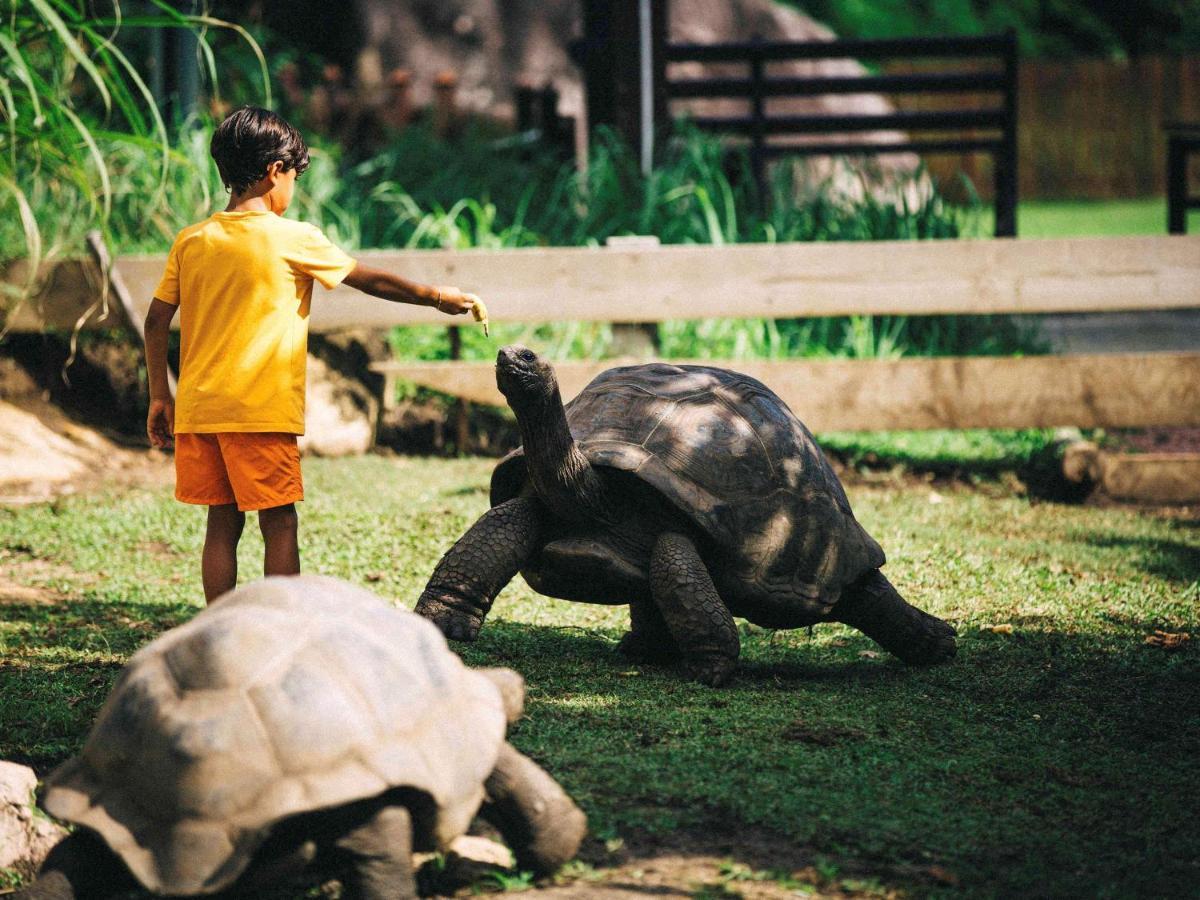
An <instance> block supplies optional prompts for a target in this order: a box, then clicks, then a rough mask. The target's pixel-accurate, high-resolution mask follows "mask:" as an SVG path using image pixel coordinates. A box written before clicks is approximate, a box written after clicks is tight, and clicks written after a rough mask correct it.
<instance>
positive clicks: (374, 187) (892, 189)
mask: <svg viewBox="0 0 1200 900" xmlns="http://www.w3.org/2000/svg"><path fill="white" fill-rule="evenodd" d="M333 163H334V159H333V158H332V157H325V158H324V159H323V160H322V162H321V163H320V164H317V163H314V169H313V170H310V173H306V175H305V182H304V183H303V188H304V192H305V194H304V196H303V198H302V199H301V201H300V206H301V209H302V213H301V214H302V215H303V216H304V217H305V218H307V219H311V220H314V221H317V222H318V224H321V225H322V226H323V227H325V228H326V230H327V231H328V232H330V234H332V235H333V236H334V237H335V238H337V239H340V240H341V241H343V242H344V243H346V244H348V245H354V246H361V247H397V246H399V247H411V248H438V247H448V248H457V249H462V248H467V247H491V248H499V247H528V246H542V245H555V246H579V245H584V246H587V245H597V244H600V243H602V242H603V241H604V240H605V239H606V238H608V237H610V236H614V235H627V234H641V235H654V236H656V237H658V238H659V239H660V240H661V241H662V242H663V243H667V244H711V245H715V246H719V245H724V244H734V243H745V242H775V241H822V240H826V241H834V240H887V239H891V240H899V239H926V238H954V237H958V236H959V235H960V234H961V233H962V229H963V228H964V227H971V222H972V221H973V219H974V218H977V217H978V213H977V210H975V209H963V208H959V207H954V206H951V205H949V204H947V203H946V202H945V201H944V200H943V199H942V197H941V196H940V194H939V193H938V191H937V189H936V185H934V183H933V182H932V181H931V180H930V179H928V178H927V177H926V176H925V174H924V173H922V172H918V173H915V174H913V175H910V176H907V177H905V176H900V177H894V176H893V177H891V178H890V179H884V178H883V177H880V176H876V177H872V176H869V175H866V174H864V173H863V172H862V171H860V170H852V169H849V168H846V169H844V170H841V171H835V173H834V175H833V176H831V178H830V180H829V181H828V182H826V183H825V184H823V185H820V186H818V188H817V189H808V190H807V191H802V190H801V189H800V187H799V184H798V181H797V177H796V176H797V172H796V170H795V168H792V167H787V166H781V167H777V168H776V169H775V170H774V171H773V175H772V178H771V180H770V183H769V185H768V190H769V192H770V196H769V197H768V198H766V202H764V198H761V197H759V196H758V195H757V193H756V188H755V184H754V180H753V178H751V177H750V167H749V160H748V159H747V157H746V155H745V153H744V152H741V151H739V150H736V149H734V150H731V149H730V148H728V147H727V146H726V145H724V144H723V143H722V142H721V141H720V140H719V139H717V138H714V137H712V136H708V135H704V134H702V133H700V132H698V131H694V130H689V129H687V128H686V127H684V128H683V129H681V130H680V132H679V136H678V137H677V138H676V139H675V140H673V141H671V142H670V143H669V144H668V145H667V148H666V151H665V153H664V154H663V155H662V157H661V159H660V160H659V164H658V166H657V167H656V168H655V169H654V170H653V171H652V172H651V173H650V174H649V175H643V174H642V173H641V171H640V169H639V166H638V163H637V160H636V159H635V158H634V155H633V154H632V153H631V152H630V150H629V148H628V147H627V146H626V145H625V144H623V143H622V142H621V141H620V140H619V139H618V138H616V137H615V136H614V135H613V134H611V133H603V132H602V133H601V134H600V136H599V138H598V140H597V142H596V144H595V145H594V146H593V148H592V151H591V154H590V160H589V166H588V169H587V171H586V172H579V171H577V170H576V169H575V167H574V166H573V165H571V164H569V163H561V162H558V161H556V160H554V159H552V158H550V157H546V156H542V155H538V154H530V153H528V152H525V151H521V150H520V149H518V148H513V147H512V146H511V145H507V144H505V143H503V142H497V141H495V140H492V139H488V138H486V137H484V136H482V135H479V134H476V135H474V136H473V137H472V138H470V139H467V140H462V141H460V142H457V143H455V144H453V145H451V144H448V143H446V142H443V141H440V140H439V139H437V138H436V137H434V136H433V135H431V134H430V133H429V132H428V131H426V130H423V129H420V128H415V129H410V130H408V131H406V132H405V133H404V134H403V135H401V136H400V137H399V139H398V140H397V141H396V142H395V143H393V144H392V145H391V146H389V147H388V148H387V149H385V150H384V151H382V152H380V153H378V154H375V155H372V156H371V157H369V158H367V159H365V160H362V161H360V162H359V163H357V164H355V165H352V166H350V167H348V168H347V169H346V171H345V175H344V176H343V177H342V178H341V179H338V178H336V177H335V175H334V173H333V172H332V171H331V169H330V166H332V165H333ZM314 170H315V172H314ZM310 176H311V177H310ZM847 183H849V184H850V187H851V188H852V190H846V189H845V185H846V184H847ZM479 287H480V289H481V290H484V291H486V285H484V286H479ZM659 336H660V351H661V353H662V355H664V356H666V357H673V358H701V359H706V358H707V359H725V360H728V359H733V360H737V359H748V358H755V359H764V358H765V359H785V358H792V357H806V356H809V357H812V356H815V357H821V356H838V357H852V358H892V357H898V356H906V355H914V354H919V355H946V354H955V355H972V354H997V353H999V354H1005V353H1012V352H1024V353H1030V352H1038V351H1039V350H1041V349H1042V347H1041V345H1040V343H1039V341H1038V340H1037V336H1036V334H1035V333H1033V331H1032V330H1031V329H1030V328H1029V326H1027V325H1023V324H1020V323H1019V322H1018V321H1016V320H1013V319H1009V318H1006V317H997V316H989V317H953V316H935V317H922V318H912V317H904V316H883V317H870V316H853V317H841V318H821V319H784V320H772V319H717V320H705V321H670V322H665V323H663V324H662V326H661V327H660V329H659ZM463 338H464V340H463V347H462V353H463V357H464V358H466V359H488V358H490V357H491V355H492V354H493V353H494V348H495V346H496V342H498V341H499V342H504V341H512V342H521V343H527V344H529V345H531V346H535V347H537V348H538V349H539V350H540V351H542V352H544V353H546V354H548V355H549V356H550V357H551V358H579V357H603V356H606V355H608V354H609V350H610V348H611V346H612V330H611V328H608V327H607V326H594V325H587V326H584V325H580V324H577V323H576V324H571V325H567V324H559V325H555V324H552V323H551V324H539V325H536V326H533V325H527V326H507V327H506V326H504V325H502V324H499V325H497V326H496V328H495V331H494V337H493V339H492V340H491V341H489V340H486V339H484V338H483V336H482V335H479V334H476V333H475V332H474V331H467V332H466V333H464V335H463ZM393 346H394V347H395V349H396V352H397V353H398V354H400V355H402V356H406V357H410V358H418V359H444V358H447V357H448V356H449V353H450V344H449V340H448V338H447V337H446V336H445V331H444V329H440V328H407V329H400V330H397V331H396V332H395V333H394V334H393Z"/></svg>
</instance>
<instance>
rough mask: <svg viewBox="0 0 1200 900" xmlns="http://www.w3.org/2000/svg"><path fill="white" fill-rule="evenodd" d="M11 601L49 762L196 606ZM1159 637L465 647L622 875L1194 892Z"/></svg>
mask: <svg viewBox="0 0 1200 900" xmlns="http://www.w3.org/2000/svg"><path fill="white" fill-rule="evenodd" d="M2 612H3V615H4V627H5V629H7V630H8V631H10V632H15V633H14V634H12V635H11V639H10V640H9V645H10V647H13V648H15V650H14V652H10V653H9V654H8V655H7V656H6V657H5V659H4V660H3V661H2V662H0V679H2V680H3V691H0V721H3V723H4V728H3V730H2V731H3V733H2V734H0V757H3V758H8V759H14V760H17V761H21V762H25V763H27V764H31V765H33V766H34V768H35V769H36V770H37V771H38V772H39V774H42V775H44V774H45V773H46V771H47V770H48V769H49V768H50V767H51V766H53V765H54V764H57V763H58V762H61V761H62V760H63V759H65V758H66V757H67V756H69V755H70V754H72V753H74V752H77V750H78V748H79V745H80V744H81V743H82V740H83V737H84V735H85V734H86V732H87V730H88V728H89V727H90V724H91V721H92V719H93V717H94V715H95V713H96V711H97V710H98V708H99V706H100V705H101V703H102V702H103V700H104V698H105V696H106V695H107V693H108V691H109V690H110V688H111V685H112V682H113V680H114V679H115V678H116V675H117V672H118V671H119V668H120V666H121V665H122V664H123V663H124V662H125V660H126V659H127V658H128V656H129V655H130V654H132V652H134V650H136V649H137V648H138V647H139V646H141V645H142V644H144V643H145V642H146V641H148V640H150V639H151V638H153V637H154V636H156V635H157V634H159V633H161V632H162V631H164V630H166V628H168V627H170V626H172V625H175V624H179V623H181V622H183V621H185V620H186V619H188V618H190V617H191V616H192V615H194V613H195V612H196V610H195V609H193V608H191V607H187V606H158V605H154V604H131V603H121V602H108V601H100V600H95V599H83V600H79V601H64V602H62V603H60V604H58V605H55V606H46V605H42V604H25V605H22V604H10V605H6V606H5V607H4V608H3V610H2ZM1145 624H1146V626H1147V627H1149V626H1151V625H1152V624H1153V623H1145ZM1141 630H1142V629H1141V625H1140V624H1139V623H1132V624H1131V626H1128V627H1125V626H1123V627H1120V628H1117V629H1110V630H1107V631H1104V632H1102V633H1078V632H1065V631H1053V630H1048V629H1046V628H1045V627H1043V626H1042V625H1041V623H1039V625H1038V627H1036V628H1034V627H1031V628H1030V629H1029V630H1024V629H1023V628H1022V627H1018V629H1017V630H1016V631H1015V632H1014V633H1013V634H1008V635H1001V634H995V633H992V632H989V631H982V630H974V629H968V630H965V631H964V632H963V633H962V634H961V635H960V650H959V655H958V657H957V658H956V659H955V660H954V661H952V662H951V663H949V664H946V665H943V666H938V667H936V668H932V669H910V668H907V667H905V666H903V665H901V664H899V663H898V662H895V661H893V660H891V659H889V658H887V656H886V654H879V655H865V654H875V653H876V651H877V649H878V648H876V647H875V645H874V644H872V643H871V642H870V641H869V640H868V639H866V638H865V637H857V636H851V637H848V638H845V639H839V640H837V641H833V642H830V641H823V642H822V641H814V642H812V643H801V644H797V643H796V642H795V641H793V640H791V639H789V640H788V641H772V640H771V638H770V635H769V634H753V635H750V636H749V637H748V638H747V640H746V641H745V645H744V658H743V666H742V669H741V670H740V672H739V674H738V676H737V678H736V679H735V681H734V682H733V684H732V685H731V686H729V687H728V688H725V689H720V690H713V689H709V688H705V687H703V686H700V685H696V684H692V683H689V682H686V681H684V680H683V679H681V678H680V677H679V675H678V673H677V672H675V671H674V670H673V669H672V668H670V667H650V666H636V665H633V664H631V663H629V662H628V661H626V660H624V659H622V658H621V657H620V656H618V655H617V654H616V653H615V649H614V648H615V637H616V635H615V634H613V633H611V632H609V631H607V630H598V629H596V630H593V629H583V628H560V627H549V626H532V625H524V624H519V623H511V622H506V621H504V620H502V619H500V620H495V621H491V622H489V623H488V624H487V625H486V626H485V627H484V630H483V632H482V634H481V637H480V639H479V640H478V641H477V642H476V643H474V644H468V645H462V644H455V645H453V647H454V649H455V650H456V651H458V652H459V653H461V654H462V656H463V657H464V659H465V660H466V661H467V662H468V663H469V664H472V665H509V666H512V667H514V668H516V669H518V670H519V671H521V672H522V673H523V674H524V675H525V677H526V679H527V681H528V685H529V704H528V714H527V716H526V718H525V719H523V720H522V721H521V722H520V723H518V725H517V726H516V727H515V728H514V730H513V735H512V739H513V742H514V743H515V744H516V745H517V746H518V747H520V748H521V749H522V750H523V751H524V752H526V753H529V754H530V755H531V756H533V757H534V758H535V759H537V760H538V761H539V762H541V763H542V764H543V765H545V766H546V767H547V769H548V770H549V771H550V772H551V773H553V774H554V775H555V776H556V777H557V778H558V779H559V780H560V781H561V782H562V783H563V784H564V786H566V787H567V789H568V790H569V791H570V792H571V793H572V795H573V796H575V797H576V798H577V800H578V801H579V802H580V804H581V805H583V806H584V808H585V810H586V811H587V812H588V814H589V817H590V818H591V822H592V827H593V832H594V834H596V835H599V836H601V838H602V840H600V841H599V842H598V843H593V844H592V845H591V846H592V847H593V852H592V853H591V854H590V856H589V862H592V864H593V865H595V866H596V867H598V868H599V869H601V870H613V869H619V868H620V866H621V865H622V859H623V858H624V857H622V856H621V854H620V853H619V852H614V851H612V850H610V849H609V847H610V846H611V845H612V844H613V843H614V842H616V843H619V842H620V841H626V842H627V843H628V846H629V848H630V851H631V852H632V853H633V855H634V856H636V857H639V858H640V857H646V858H649V857H650V856H653V853H654V845H655V843H656V842H657V843H659V844H663V845H664V846H666V844H667V843H669V840H670V839H672V838H678V839H679V841H678V842H677V846H675V847H674V851H675V852H676V853H677V855H681V856H693V857H695V856H704V855H714V854H716V855H722V856H727V857H729V858H730V859H731V860H734V861H736V862H737V863H739V864H740V863H744V864H746V865H749V866H751V867H752V868H753V869H755V870H763V871H774V870H781V871H793V870H797V869H804V868H806V867H809V866H817V868H818V869H819V868H820V866H818V865H817V860H818V855H819V856H820V858H821V859H823V860H824V862H823V863H821V865H824V866H825V868H826V869H827V870H828V871H827V872H826V874H824V875H821V876H820V877H821V878H823V879H826V881H822V882H821V883H822V884H823V885H828V884H829V883H831V882H829V881H828V879H829V878H834V877H835V875H830V874H829V873H830V872H832V873H841V874H840V875H837V876H836V877H838V878H850V877H853V878H859V879H867V880H869V881H870V880H873V881H874V882H876V883H879V884H883V885H885V886H886V887H893V888H906V889H913V890H916V891H917V892H918V893H922V892H927V891H931V890H937V889H940V888H939V887H938V886H939V885H940V886H941V887H950V886H951V885H952V884H954V883H957V884H958V887H957V888H956V890H957V891H958V892H960V893H963V894H976V895H1002V896H1017V895H1025V894H1031V893H1032V894H1040V895H1060V896H1062V895H1075V896H1100V895H1104V894H1110V895H1123V896H1135V895H1141V896H1145V895H1159V896H1175V895H1180V894H1181V893H1186V892H1187V891H1189V890H1192V889H1193V887H1194V885H1195V883H1197V882H1196V879H1197V878H1198V877H1200V872H1198V871H1197V868H1196V866H1195V865H1193V861H1195V860H1196V859H1198V858H1200V836H1198V835H1197V834H1196V833H1195V831H1194V830H1189V829H1186V828H1180V827H1179V823H1180V822H1183V821H1186V820H1187V819H1188V817H1189V811H1194V809H1195V808H1196V806H1197V805H1200V788H1198V787H1197V783H1196V781H1195V779H1194V765H1195V763H1194V761H1195V759H1196V757H1197V755H1198V754H1200V717H1197V716H1196V715H1195V710H1196V709H1197V708H1200V665H1198V664H1197V662H1198V659H1200V654H1198V653H1197V651H1196V649H1195V648H1192V647H1187V648H1185V649H1182V650H1179V651H1176V652H1173V653H1172V652H1169V651H1166V650H1164V649H1161V648H1155V647H1150V646H1146V645H1144V644H1142V643H1141V640H1140V635H1141ZM98 633H99V634H98ZM100 637H102V638H103V640H100ZM281 639H286V635H283V636H281ZM718 825H719V826H720V827H719V829H718ZM823 871H824V870H823ZM619 875H620V873H619V872H616V873H614V877H619ZM731 877H732V876H731ZM747 877H749V876H747ZM702 883H705V884H712V885H718V886H719V885H720V884H723V883H725V882H722V881H720V880H719V879H718V880H717V881H712V879H711V878H710V877H709V876H705V877H704V880H703V881H702ZM728 887H729V889H730V890H736V889H737V883H736V882H730V883H729V884H728ZM580 896H583V895H582V894H581V895H580Z"/></svg>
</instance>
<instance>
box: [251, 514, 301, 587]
mask: <svg viewBox="0 0 1200 900" xmlns="http://www.w3.org/2000/svg"><path fill="white" fill-rule="evenodd" d="M258 527H259V528H260V529H261V530H262V536H263V544H264V545H265V546H266V549H265V552H264V553H263V574H264V575H299V574H300V542H299V538H298V535H297V532H298V530H299V516H297V515H296V504H295V503H289V504H287V505H286V506H275V507H272V508H271V509H260V510H259V511H258Z"/></svg>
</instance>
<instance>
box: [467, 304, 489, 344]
mask: <svg viewBox="0 0 1200 900" xmlns="http://www.w3.org/2000/svg"><path fill="white" fill-rule="evenodd" d="M471 315H472V316H474V317H475V321H476V322H480V323H482V325H483V336H484V337H491V335H490V334H488V311H487V306H486V305H484V302H483V301H482V300H480V299H479V298H478V297H476V298H475V305H474V306H472V307H471Z"/></svg>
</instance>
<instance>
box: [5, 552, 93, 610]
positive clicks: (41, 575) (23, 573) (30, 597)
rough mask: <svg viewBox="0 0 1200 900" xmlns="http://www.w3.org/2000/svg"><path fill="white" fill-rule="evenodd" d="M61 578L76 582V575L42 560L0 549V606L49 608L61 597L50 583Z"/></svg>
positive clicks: (71, 570) (70, 570)
mask: <svg viewBox="0 0 1200 900" xmlns="http://www.w3.org/2000/svg"><path fill="white" fill-rule="evenodd" d="M65 576H70V577H72V578H76V579H78V577H79V574H78V573H77V572H75V570H73V569H69V568H67V567H66V566H63V565H59V564H58V563H53V562H50V561H49V560H46V559H38V558H36V557H32V556H28V555H27V554H24V553H21V552H19V551H13V550H2V549H0V606H4V605H7V604H18V603H19V604H38V605H47V606H49V605H52V604H55V603H58V602H59V601H60V600H62V598H63V594H62V592H61V591H59V590H57V589H55V588H54V587H52V586H51V583H52V582H53V581H54V580H55V579H57V578H63V577H65Z"/></svg>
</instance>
